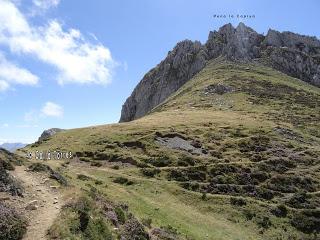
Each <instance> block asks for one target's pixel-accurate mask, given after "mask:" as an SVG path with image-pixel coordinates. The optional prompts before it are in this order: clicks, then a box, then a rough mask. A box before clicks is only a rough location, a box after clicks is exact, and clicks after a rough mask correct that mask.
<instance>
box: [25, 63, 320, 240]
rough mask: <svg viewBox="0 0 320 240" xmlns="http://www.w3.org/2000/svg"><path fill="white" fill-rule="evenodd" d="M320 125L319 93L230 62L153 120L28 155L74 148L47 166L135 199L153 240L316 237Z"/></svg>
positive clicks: (69, 136)
mask: <svg viewBox="0 0 320 240" xmlns="http://www.w3.org/2000/svg"><path fill="white" fill-rule="evenodd" d="M319 120H320V89H319V88H318V87H315V86H312V85H310V84H308V83H306V82H304V81H301V80H298V79H295V78H293V77H290V76H288V75H286V74H284V73H281V72H279V71H276V70H274V69H273V68H271V67H267V66H264V65H262V64H261V63H260V62H259V61H254V62H250V63H239V62H232V61H229V60H227V58H225V57H218V58H216V59H213V60H210V61H208V62H207V63H206V66H205V67H204V68H203V69H202V70H201V71H200V72H199V73H197V74H195V75H194V77H193V78H191V79H190V80H189V81H187V82H186V83H185V84H184V85H183V86H182V87H181V88H179V89H178V91H176V92H175V93H173V94H172V95H171V96H170V97H169V98H167V99H166V100H165V101H164V102H163V103H162V104H161V105H159V106H157V107H156V108H154V109H153V110H152V112H151V113H150V114H148V115H147V116H145V117H142V118H140V119H138V120H135V121H132V122H127V123H121V124H110V125H103V126H95V127H88V128H82V129H73V130H67V131H64V132H60V133H57V134H56V135H54V136H52V137H51V138H49V139H47V140H46V141H44V142H40V143H37V144H34V145H30V146H28V147H27V148H25V149H23V152H22V151H20V153H21V154H24V153H26V152H27V151H36V150H38V151H41V150H43V151H47V150H51V151H54V150H60V151H72V152H73V154H74V155H75V158H73V159H71V160H70V159H68V160H65V161H61V160H60V161H54V160H50V161H47V163H48V164H49V165H51V166H52V167H55V168H57V167H58V168H59V169H60V170H61V171H62V172H63V173H64V174H65V175H66V176H67V177H68V179H69V180H70V181H71V182H72V184H74V185H75V186H79V187H81V188H82V189H89V188H90V187H92V186H94V188H96V189H97V190H98V191H100V192H102V193H103V194H106V196H108V197H109V198H111V199H112V200H113V201H116V202H125V203H126V204H127V205H128V206H129V208H130V209H131V210H132V212H133V213H134V214H135V215H136V216H137V217H138V219H140V220H141V221H146V220H148V222H150V221H151V226H150V224H147V226H146V229H148V228H149V233H155V232H157V231H158V230H156V229H157V228H159V227H162V228H161V229H171V230H172V231H177V233H178V234H179V236H180V237H181V238H183V239H184V238H185V239H278V238H279V236H281V238H283V239H312V238H314V236H317V234H318V233H319V231H320V229H319V214H320V210H319V208H320V201H319V190H320V177H319V176H320V174H319V171H320V159H319V154H320V126H319V123H320V121H319ZM79 174H81V175H84V176H86V178H84V177H81V178H79V177H78V176H79ZM83 179H85V180H83ZM97 183H99V184H97ZM168 225H169V227H168ZM159 239H165V238H159Z"/></svg>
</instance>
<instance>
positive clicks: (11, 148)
mask: <svg viewBox="0 0 320 240" xmlns="http://www.w3.org/2000/svg"><path fill="white" fill-rule="evenodd" d="M26 145H27V144H24V143H3V144H1V145H0V148H4V149H6V150H8V151H10V152H14V151H15V150H17V149H19V148H23V147H25V146H26Z"/></svg>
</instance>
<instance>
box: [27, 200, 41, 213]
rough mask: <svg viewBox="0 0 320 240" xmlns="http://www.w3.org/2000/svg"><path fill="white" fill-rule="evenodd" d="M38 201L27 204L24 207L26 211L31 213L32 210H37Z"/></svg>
mask: <svg viewBox="0 0 320 240" xmlns="http://www.w3.org/2000/svg"><path fill="white" fill-rule="evenodd" d="M37 204H38V200H33V201H31V202H29V203H28V204H27V206H26V208H25V209H26V210H31V211H33V210H37V209H38V205H37Z"/></svg>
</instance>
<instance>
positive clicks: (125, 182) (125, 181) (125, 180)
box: [113, 177, 134, 185]
mask: <svg viewBox="0 0 320 240" xmlns="http://www.w3.org/2000/svg"><path fill="white" fill-rule="evenodd" d="M113 182H114V183H118V184H122V185H132V184H134V182H133V181H131V180H129V179H128V178H125V177H117V178H115V179H114V180H113Z"/></svg>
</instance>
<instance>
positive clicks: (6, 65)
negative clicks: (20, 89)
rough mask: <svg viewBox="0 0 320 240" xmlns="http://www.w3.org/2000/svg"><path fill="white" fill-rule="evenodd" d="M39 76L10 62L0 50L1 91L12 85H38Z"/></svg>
mask: <svg viewBox="0 0 320 240" xmlns="http://www.w3.org/2000/svg"><path fill="white" fill-rule="evenodd" d="M38 81H39V78H38V77H37V76H36V75H34V74H32V73H31V72H29V71H28V70H27V69H24V68H21V67H19V66H17V65H15V64H13V63H11V62H9V61H8V60H7V59H6V58H5V57H4V55H3V54H2V53H1V52H0V92H1V91H5V90H7V89H9V88H10V86H12V85H16V84H20V85H36V84H37V83H38Z"/></svg>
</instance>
